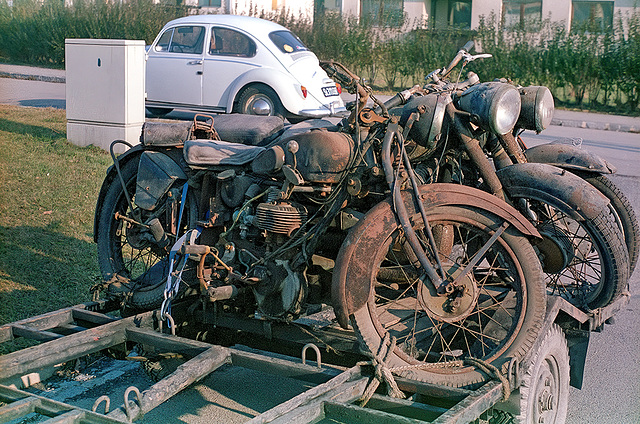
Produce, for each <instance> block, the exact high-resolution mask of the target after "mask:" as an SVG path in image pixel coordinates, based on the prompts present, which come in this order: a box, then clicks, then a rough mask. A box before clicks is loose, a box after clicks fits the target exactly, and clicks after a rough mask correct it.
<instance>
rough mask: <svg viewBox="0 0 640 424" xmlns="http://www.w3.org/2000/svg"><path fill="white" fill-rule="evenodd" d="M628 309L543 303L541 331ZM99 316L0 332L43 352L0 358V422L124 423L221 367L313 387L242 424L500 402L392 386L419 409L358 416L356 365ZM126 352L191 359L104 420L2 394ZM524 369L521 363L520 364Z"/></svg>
mask: <svg viewBox="0 0 640 424" xmlns="http://www.w3.org/2000/svg"><path fill="white" fill-rule="evenodd" d="M628 301H629V296H628V294H625V295H623V296H622V297H621V298H619V299H618V300H617V301H616V302H614V303H613V304H611V305H610V306H608V307H606V308H601V309H598V310H596V311H593V312H592V313H588V314H587V313H585V312H583V311H581V310H579V309H578V308H576V307H575V306H573V305H571V304H570V303H569V302H567V301H566V300H564V299H562V298H559V297H550V298H549V299H548V308H547V316H546V319H545V322H544V324H543V329H544V328H547V327H548V326H550V325H551V324H552V323H553V322H556V320H558V319H561V318H562V317H570V319H571V320H572V321H570V322H569V324H568V326H569V327H568V328H571V329H574V330H576V331H582V332H586V333H589V332H590V331H595V330H598V329H599V328H600V327H601V326H602V325H603V324H604V323H605V322H606V320H607V319H609V318H610V317H612V316H613V315H614V314H615V313H616V312H617V311H618V310H620V309H621V308H622V307H623V306H624V305H625V304H626V303H627V302H628ZM105 310H106V305H105V304H104V303H99V302H92V303H87V304H81V305H76V306H73V307H70V308H64V309H60V310H58V311H55V312H51V313H48V314H43V315H40V316H37V317H33V318H29V319H26V320H21V321H17V322H14V323H11V324H6V325H4V326H1V327H0V343H2V342H6V341H10V340H13V339H15V338H18V337H27V338H31V339H33V340H36V341H42V342H43V343H41V344H40V345H37V346H34V347H29V348H26V349H23V350H20V351H17V352H13V353H9V354H7V355H3V356H0V402H2V403H4V404H5V405H2V406H0V421H2V422H4V421H7V420H13V419H16V418H20V417H23V416H25V415H29V414H31V413H34V412H35V413H39V414H42V415H45V416H48V417H50V419H49V420H48V421H46V422H47V423H50V424H52V423H80V422H82V423H96V424H111V423H114V424H115V423H126V422H131V421H133V420H135V419H136V418H137V417H140V416H142V415H144V414H145V413H147V412H149V411H151V410H152V409H154V408H155V407H157V406H158V405H160V404H161V403H162V402H164V401H165V400H167V399H169V398H171V397H172V396H174V395H175V394H176V393H178V392H179V391H181V390H182V389H184V388H186V387H188V386H189V385H191V384H192V383H194V382H196V381H199V380H200V379H202V378H204V377H205V376H207V375H208V374H210V373H211V372H213V371H215V370H216V369H218V368H219V367H221V366H222V365H224V364H230V365H234V366H241V367H244V368H249V369H253V370H257V371H260V372H265V373H271V374H275V375H280V376H286V377H291V378H296V379H300V380H304V381H307V382H310V383H313V384H317V386H315V387H313V388H311V389H309V390H307V391H306V392H304V393H301V394H300V395H298V396H295V397H293V398H291V399H290V400H288V401H286V402H284V403H282V404H280V405H278V406H276V407H275V408H272V409H270V410H269V411H266V412H264V413H263V414H261V415H259V416H257V417H255V418H254V419H252V420H251V421H250V423H251V424H262V423H267V422H269V423H289V422H299V423H304V422H315V421H316V420H318V419H322V418H332V417H334V418H340V419H343V420H347V421H348V422H353V423H359V422H361V423H369V422H380V421H382V422H392V423H401V424H402V423H416V422H424V421H427V422H433V423H437V424H446V423H457V422H470V421H473V420H475V419H477V418H479V417H480V416H481V415H482V414H483V413H484V412H485V411H487V410H488V409H489V408H491V407H492V406H494V405H495V404H496V403H498V402H500V400H501V399H502V385H501V384H500V383H499V382H496V381H490V382H488V383H486V384H485V385H483V386H482V387H480V388H478V389H476V390H466V389H459V388H451V387H446V386H443V385H435V384H429V383H422V382H417V381H413V380H408V379H404V378H397V379H396V381H397V383H398V386H399V388H400V389H401V390H403V391H405V392H409V393H415V394H416V398H419V400H420V401H414V400H406V399H394V398H390V397H387V396H381V395H374V396H373V398H372V399H371V401H370V402H369V403H368V406H367V407H366V408H364V407H360V406H358V405H357V404H356V401H357V399H358V398H359V397H360V396H361V395H362V394H363V393H364V391H365V389H366V387H367V385H368V384H369V380H370V374H371V373H370V372H369V373H368V372H367V368H366V367H365V368H364V369H363V368H362V367H361V366H360V365H356V366H355V367H352V368H349V369H347V370H342V369H339V368H337V367H324V368H320V367H318V366H314V365H307V364H303V363H300V361H299V360H293V359H284V358H281V357H277V356H274V355H273V354H269V353H268V352H262V351H248V350H243V349H237V348H228V347H222V346H217V345H212V344H209V343H204V342H200V341H195V340H191V339H187V338H183V337H178V336H172V335H169V334H164V333H161V332H158V331H156V327H157V326H158V320H157V314H158V312H157V311H152V312H146V313H144V314H140V315H137V316H134V317H129V318H123V319H117V318H113V317H110V316H108V315H106V314H104V313H102V312H104V311H105ZM97 311H102V312H97ZM571 322H572V323H571ZM126 342H133V343H140V344H143V345H151V346H153V347H154V348H156V349H157V350H160V351H166V352H175V353H180V354H183V355H184V356H187V357H191V358H192V359H190V360H188V361H187V362H185V363H184V364H182V365H181V366H180V367H178V369H177V370H176V371H175V372H173V373H172V374H170V375H169V376H168V377H166V378H164V379H162V380H160V381H159V382H157V383H156V384H154V385H153V386H151V387H149V388H148V389H147V390H145V391H143V392H142V393H141V394H140V395H139V396H138V399H137V403H136V402H131V401H129V400H128V399H127V400H125V402H126V405H125V404H122V405H121V406H120V407H118V408H116V409H115V410H113V411H111V412H109V413H108V414H107V415H102V414H98V413H95V412H92V411H88V410H85V409H82V408H77V407H74V406H72V405H68V404H65V403H62V402H57V401H53V400H50V399H46V398H44V397H41V396H36V395H33V394H31V393H28V392H24V391H21V390H18V389H15V388H12V387H9V386H8V385H6V383H7V382H9V381H11V380H15V379H16V378H19V377H22V376H24V375H29V374H30V373H34V372H38V371H40V370H41V369H43V368H47V367H52V366H54V365H56V364H59V363H62V362H66V361H70V360H73V359H76V358H79V357H82V356H85V355H87V354H91V353H95V352H98V351H100V350H103V349H107V348H110V347H114V346H117V345H120V344H123V343H126ZM536 346H537V344H534V346H533V347H532V349H531V350H532V351H533V350H535V349H536ZM523 363H526V358H525V360H524V361H523ZM572 367H573V365H572ZM136 391H137V390H136ZM433 398H436V399H447V400H448V401H449V403H450V404H451V405H452V406H450V407H447V408H445V407H442V406H441V405H440V406H437V405H430V404H428V403H425V402H423V400H425V399H431V400H433Z"/></svg>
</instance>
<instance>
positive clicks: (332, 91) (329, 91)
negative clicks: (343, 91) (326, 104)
mask: <svg viewBox="0 0 640 424" xmlns="http://www.w3.org/2000/svg"><path fill="white" fill-rule="evenodd" d="M322 94H324V97H331V96H337V95H338V88H337V87H336V86H335V85H334V86H333V87H322Z"/></svg>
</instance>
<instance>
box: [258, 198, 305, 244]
mask: <svg viewBox="0 0 640 424" xmlns="http://www.w3.org/2000/svg"><path fill="white" fill-rule="evenodd" d="M306 221H307V210H306V209H305V208H304V206H302V205H298V204H293V203H290V202H280V203H260V204H259V205H258V207H257V208H256V221H255V223H256V225H257V227H258V228H260V229H262V230H266V231H269V232H272V233H277V234H286V235H287V236H290V235H291V233H292V232H293V231H295V230H297V229H298V228H300V227H301V226H302V225H304V223H305V222H306Z"/></svg>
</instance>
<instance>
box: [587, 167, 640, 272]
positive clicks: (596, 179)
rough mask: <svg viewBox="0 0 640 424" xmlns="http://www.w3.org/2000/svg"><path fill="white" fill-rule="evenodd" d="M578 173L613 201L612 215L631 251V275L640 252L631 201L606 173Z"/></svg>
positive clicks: (638, 232)
mask: <svg viewBox="0 0 640 424" xmlns="http://www.w3.org/2000/svg"><path fill="white" fill-rule="evenodd" d="M576 175H578V176H579V177H580V178H582V179H584V180H585V181H587V182H588V183H589V184H591V185H592V186H594V187H595V188H596V189H598V191H600V193H602V194H604V195H605V196H606V197H607V198H608V199H609V201H610V202H611V203H610V207H611V209H612V215H613V217H614V220H615V221H616V223H617V224H618V228H620V231H622V234H623V236H624V241H625V244H626V245H627V251H628V252H629V276H631V275H632V274H633V271H634V270H635V268H636V264H637V262H638V254H639V253H640V229H639V227H638V219H637V218H636V214H635V212H634V211H633V207H632V206H631V202H629V199H628V198H627V196H625V195H624V193H622V190H620V189H619V188H618V186H616V185H615V184H614V183H613V181H611V180H610V179H609V178H607V177H606V176H605V175H601V174H594V173H591V172H576Z"/></svg>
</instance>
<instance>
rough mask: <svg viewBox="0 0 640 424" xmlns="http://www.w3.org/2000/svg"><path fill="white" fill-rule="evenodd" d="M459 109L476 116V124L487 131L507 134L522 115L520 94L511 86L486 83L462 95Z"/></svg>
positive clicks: (459, 100)
mask: <svg viewBox="0 0 640 424" xmlns="http://www.w3.org/2000/svg"><path fill="white" fill-rule="evenodd" d="M458 107H459V108H460V109H461V110H464V111H465V112H469V113H471V114H472V115H474V117H475V121H474V123H476V124H478V125H479V126H480V127H482V128H484V129H485V130H491V131H493V132H494V133H496V134H506V133H508V132H510V131H511V130H512V129H513V127H514V126H515V125H516V121H517V120H518V116H519V115H520V93H519V92H518V90H517V89H516V88H515V87H514V86H512V85H510V84H505V83H502V82H485V83H482V84H477V85H474V86H473V87H471V88H469V89H468V90H466V91H465V92H464V93H462V95H461V96H460V98H459V99H458Z"/></svg>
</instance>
